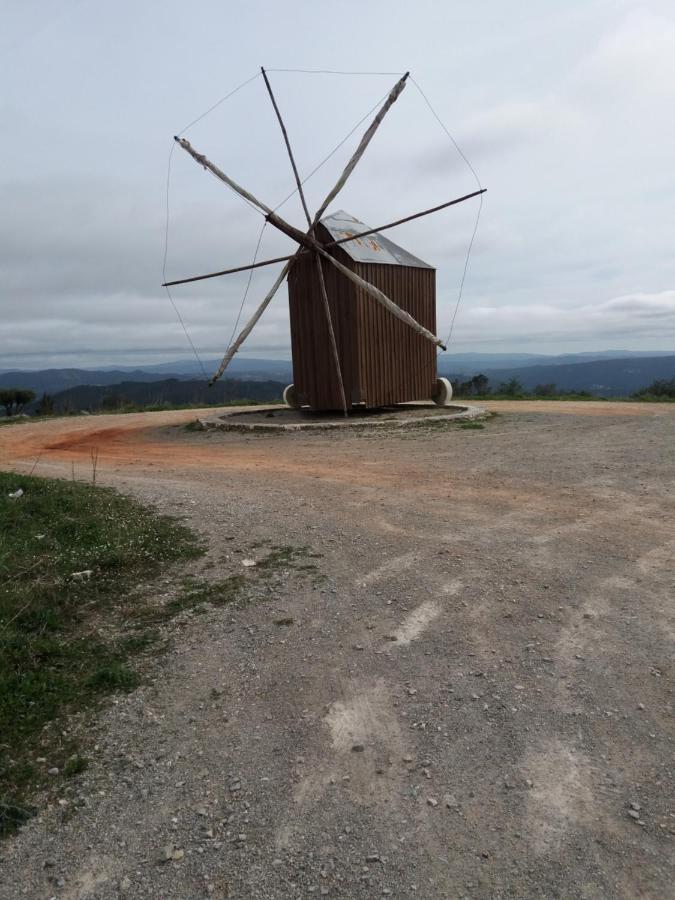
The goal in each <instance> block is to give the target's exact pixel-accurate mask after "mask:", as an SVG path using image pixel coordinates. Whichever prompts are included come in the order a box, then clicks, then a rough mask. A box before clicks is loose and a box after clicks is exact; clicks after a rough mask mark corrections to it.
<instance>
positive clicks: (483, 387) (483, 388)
mask: <svg viewBox="0 0 675 900" xmlns="http://www.w3.org/2000/svg"><path fill="white" fill-rule="evenodd" d="M471 382H472V384H473V388H474V393H475V394H489V393H490V379H489V378H488V377H487V375H483V373H482V372H481V373H480V374H478V375H474V376H473V378H472V379H471Z"/></svg>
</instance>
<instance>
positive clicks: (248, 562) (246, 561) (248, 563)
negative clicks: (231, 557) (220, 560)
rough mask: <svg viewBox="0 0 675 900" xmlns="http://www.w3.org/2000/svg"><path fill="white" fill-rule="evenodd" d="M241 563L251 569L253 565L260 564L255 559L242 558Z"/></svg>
mask: <svg viewBox="0 0 675 900" xmlns="http://www.w3.org/2000/svg"><path fill="white" fill-rule="evenodd" d="M241 564H242V566H246V568H247V569H250V568H251V566H257V565H258V564H257V563H256V561H255V560H254V559H242V561H241Z"/></svg>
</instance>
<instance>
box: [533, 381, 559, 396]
mask: <svg viewBox="0 0 675 900" xmlns="http://www.w3.org/2000/svg"><path fill="white" fill-rule="evenodd" d="M533 393H534V395H535V397H551V396H552V395H553V394H557V393H558V390H557V388H556V386H555V384H553V383H551V384H538V385H537V386H536V387H535V389H534V391H533Z"/></svg>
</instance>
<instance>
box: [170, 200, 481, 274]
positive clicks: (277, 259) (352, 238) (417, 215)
mask: <svg viewBox="0 0 675 900" xmlns="http://www.w3.org/2000/svg"><path fill="white" fill-rule="evenodd" d="M486 191H487V188H481V190H480V191H473V193H471V194H465V195H464V196H463V197H457V198H456V199H455V200H448V202H447V203H441V204H440V205H439V206H432V207H431V209H425V210H422V212H418V213H413V215H411V216H405V218H403V219H397V220H396V221H395V222H390V223H389V224H388V225H380V226H379V227H377V228H369V229H368V231H360V232H358V233H357V234H352V235H350V236H349V237H346V238H340V239H339V240H337V241H329V242H328V243H327V244H323V248H324V250H327V249H329V248H330V247H336V246H337V245H338V244H348V243H349V242H350V241H356V240H358V239H359V238H362V237H367V236H368V235H369V234H378V233H379V232H380V231H387V229H389V228H395V227H396V226H397V225H402V224H403V223H404V222H411V221H412V220H413V219H420V218H421V217H422V216H428V215H431V213H435V212H438V211H439V210H441V209H447V208H448V207H449V206H455V205H456V204H457V203H464V201H465V200H471V199H472V198H473V197H478V196H479V195H480V194H484V193H486ZM301 252H303V253H304V252H305V251H304V250H303V251H301ZM289 259H293V257H292V256H276V257H275V258H274V259H265V260H262V261H261V262H257V263H250V264H249V265H247V266H236V267H235V268H234V269H223V270H222V271H220V272H209V273H208V274H207V275H193V276H192V277H191V278H180V279H179V280H178V281H167V282H166V283H165V284H163V285H162V287H173V286H174V285H176V284H189V283H190V282H192V281H203V280H204V279H206V278H218V277H219V276H220V275H232V274H233V273H235V272H246V271H248V270H249V269H259V268H261V267H262V266H271V265H274V263H279V262H287V261H288V260H289Z"/></svg>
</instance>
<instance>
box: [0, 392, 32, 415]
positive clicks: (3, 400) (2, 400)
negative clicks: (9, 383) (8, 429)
mask: <svg viewBox="0 0 675 900" xmlns="http://www.w3.org/2000/svg"><path fill="white" fill-rule="evenodd" d="M34 399H35V392H34V391H29V390H26V389H24V388H5V389H4V390H1V391H0V405H2V406H4V407H5V412H6V413H7V415H8V416H16V415H18V414H19V413H20V412H22V410H23V408H24V406H26V404H27V403H30V402H31V400H34Z"/></svg>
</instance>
